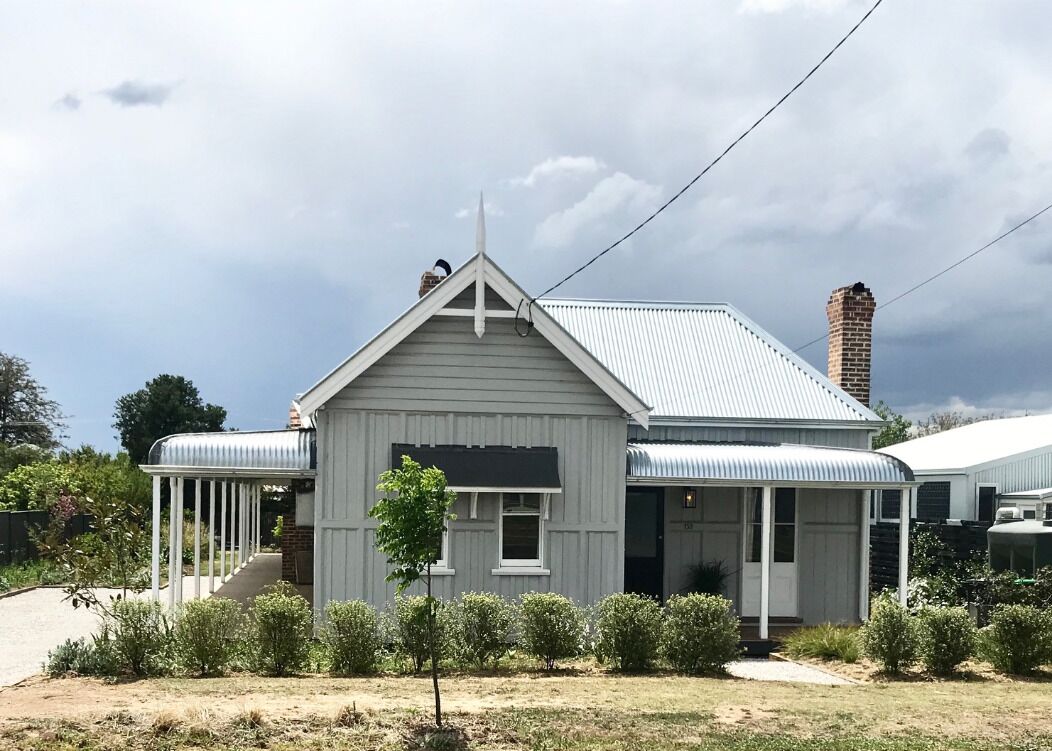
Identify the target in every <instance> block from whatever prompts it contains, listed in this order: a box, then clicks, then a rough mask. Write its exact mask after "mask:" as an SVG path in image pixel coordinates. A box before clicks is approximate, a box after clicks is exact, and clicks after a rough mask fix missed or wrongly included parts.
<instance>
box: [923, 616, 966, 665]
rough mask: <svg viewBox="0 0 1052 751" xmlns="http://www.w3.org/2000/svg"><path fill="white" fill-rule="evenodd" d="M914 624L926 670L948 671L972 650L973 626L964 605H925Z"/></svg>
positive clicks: (963, 659) (962, 660)
mask: <svg viewBox="0 0 1052 751" xmlns="http://www.w3.org/2000/svg"><path fill="white" fill-rule="evenodd" d="M917 626H918V647H919V651H920V656H921V660H922V661H923V663H924V667H925V669H926V670H928V671H929V672H932V673H935V674H936V675H949V674H950V673H952V672H953V671H954V670H956V669H957V666H958V665H960V664H961V663H962V662H964V661H966V660H968V659H970V658H971V657H972V655H974V654H975V642H976V634H977V630H976V627H975V623H974V622H973V621H972V617H971V616H970V615H968V611H967V610H965V609H964V608H960V607H953V608H927V609H925V610H923V611H921V613H920V615H919V616H918V620H917Z"/></svg>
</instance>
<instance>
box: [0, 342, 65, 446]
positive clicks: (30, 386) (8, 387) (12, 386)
mask: <svg viewBox="0 0 1052 751" xmlns="http://www.w3.org/2000/svg"><path fill="white" fill-rule="evenodd" d="M65 427H66V425H65V423H63V422H62V410H61V409H60V408H59V405H58V402H56V401H53V400H51V399H48V397H47V389H46V388H44V387H43V386H42V385H41V384H40V383H39V382H38V381H37V380H36V379H35V378H33V376H32V375H30V373H29V363H28V362H27V361H25V360H23V359H22V358H21V357H15V356H14V355H7V354H4V353H3V352H0V445H3V446H7V447H13V446H17V445H19V444H29V445H32V446H38V447H40V448H42V449H48V450H50V449H54V448H57V447H58V445H59V440H60V439H61V438H62V430H63V429H64V428H65Z"/></svg>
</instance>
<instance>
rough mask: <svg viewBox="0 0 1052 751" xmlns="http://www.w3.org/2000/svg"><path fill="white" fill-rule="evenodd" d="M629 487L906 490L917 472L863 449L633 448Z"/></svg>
mask: <svg viewBox="0 0 1052 751" xmlns="http://www.w3.org/2000/svg"><path fill="white" fill-rule="evenodd" d="M628 480H629V482H637V483H638V482H644V483H645V482H656V483H657V482H680V481H681V482H683V483H698V484H705V483H716V484H728V485H749V484H756V485H784V486H787V487H796V486H802V485H825V486H841V487H842V486H853V487H859V488H879V487H903V486H904V485H912V484H915V481H914V477H913V472H912V471H911V470H910V468H909V467H908V466H906V465H905V464H904V463H903V462H901V461H899V460H898V459H895V458H894V457H891V456H887V455H886V454H881V453H878V452H875V451H865V450H862V449H843V448H827V447H824V446H798V445H793V444H782V443H730V442H727V443H716V442H713V443H647V442H639V443H630V444H628Z"/></svg>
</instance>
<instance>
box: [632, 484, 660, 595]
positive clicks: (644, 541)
mask: <svg viewBox="0 0 1052 751" xmlns="http://www.w3.org/2000/svg"><path fill="white" fill-rule="evenodd" d="M664 499H665V493H664V490H663V489H661V488H641V489H634V488H629V489H628V491H627V492H626V493H625V591H626V592H635V593H636V594H641V595H650V596H651V597H655V598H657V599H658V600H661V599H662V598H663V595H664V591H663V590H664V586H663V584H664V582H663V580H664V573H665V531H664V530H665V504H664Z"/></svg>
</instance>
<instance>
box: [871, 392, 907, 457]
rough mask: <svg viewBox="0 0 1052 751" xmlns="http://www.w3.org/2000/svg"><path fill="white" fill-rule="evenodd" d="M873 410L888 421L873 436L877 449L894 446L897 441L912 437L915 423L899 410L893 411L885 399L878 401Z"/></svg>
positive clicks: (874, 445)
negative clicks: (911, 431)
mask: <svg viewBox="0 0 1052 751" xmlns="http://www.w3.org/2000/svg"><path fill="white" fill-rule="evenodd" d="M873 411H874V412H876V413H877V417H879V418H880V419H881V420H884V421H885V422H887V423H888V424H887V425H886V426H885V427H884V429H883V430H881V431H880V432H879V433H877V435H876V437H874V438H873V448H874V449H875V450H879V449H882V448H884V447H885V446H894V445H895V444H896V443H902V442H903V441H908V440H909V439H910V428H912V427H913V423H911V422H910V421H909V420H907V419H906V418H905V417H903V416H902V415H900V414H898V413H897V412H893V411H892V409H891V407H889V406H888V405H887V404H885V403H884V402H883V401H879V402H877V403H876V406H874V407H873Z"/></svg>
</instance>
